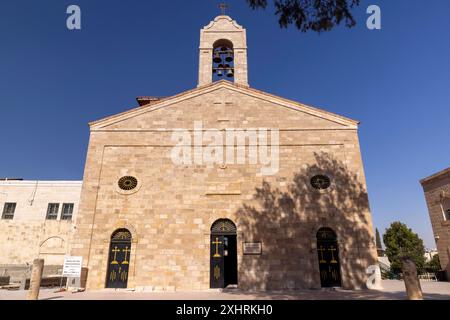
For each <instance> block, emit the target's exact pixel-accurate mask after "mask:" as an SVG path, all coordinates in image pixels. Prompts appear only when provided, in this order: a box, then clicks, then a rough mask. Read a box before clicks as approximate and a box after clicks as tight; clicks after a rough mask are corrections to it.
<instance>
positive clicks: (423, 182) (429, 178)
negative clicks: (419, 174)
mask: <svg viewBox="0 0 450 320" xmlns="http://www.w3.org/2000/svg"><path fill="white" fill-rule="evenodd" d="M447 173H449V174H450V167H448V168H447V169H444V170H441V171H439V172H437V173H435V174H432V175H431V176H428V177H426V178H423V179H422V180H420V183H421V184H425V183H427V182H430V181H432V180H435V179H437V178H439V177H441V176H443V175H445V174H447Z"/></svg>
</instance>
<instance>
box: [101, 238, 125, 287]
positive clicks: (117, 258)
mask: <svg viewBox="0 0 450 320" xmlns="http://www.w3.org/2000/svg"><path fill="white" fill-rule="evenodd" d="M130 258H131V234H130V233H129V232H128V231H122V232H121V233H118V232H116V233H114V235H113V237H112V239H111V245H110V248H109V259H108V271H107V274H106V288H126V287H127V284H128V270H129V266H130Z"/></svg>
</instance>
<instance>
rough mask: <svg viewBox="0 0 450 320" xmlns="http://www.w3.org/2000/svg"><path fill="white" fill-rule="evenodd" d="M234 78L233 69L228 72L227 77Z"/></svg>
mask: <svg viewBox="0 0 450 320" xmlns="http://www.w3.org/2000/svg"><path fill="white" fill-rule="evenodd" d="M233 76H234V73H233V69H228V70H227V77H228V78H231V77H233Z"/></svg>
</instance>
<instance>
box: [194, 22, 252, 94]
mask: <svg viewBox="0 0 450 320" xmlns="http://www.w3.org/2000/svg"><path fill="white" fill-rule="evenodd" d="M246 37H247V36H246V30H245V29H244V28H243V27H242V26H240V25H239V24H237V22H236V21H234V20H233V19H231V18H230V17H229V16H226V15H220V16H217V17H216V18H215V19H214V20H213V21H211V22H210V23H209V24H208V25H207V26H205V27H203V29H201V30H200V48H199V49H200V53H199V72H198V86H199V87H200V86H204V85H207V84H210V83H212V82H213V81H217V80H220V79H221V78H223V79H227V80H230V81H234V82H235V83H237V84H241V85H244V86H248V75H247V39H246Z"/></svg>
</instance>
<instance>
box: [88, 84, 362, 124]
mask: <svg viewBox="0 0 450 320" xmlns="http://www.w3.org/2000/svg"><path fill="white" fill-rule="evenodd" d="M221 88H227V89H230V90H233V91H236V92H240V93H243V94H246V95H249V96H253V97H255V98H258V99H262V100H265V101H268V102H272V103H274V104H278V105H280V106H282V107H286V108H290V109H292V110H296V111H300V112H304V113H307V114H310V115H313V116H316V117H319V118H323V119H326V120H329V121H333V122H336V123H339V124H342V125H345V126H349V127H350V128H355V129H356V128H357V126H358V124H359V121H356V120H353V119H350V118H346V117H343V116H340V115H337V114H335V113H332V112H328V111H325V110H323V109H319V108H316V107H311V106H308V105H305V104H302V103H299V102H296V101H293V100H289V99H286V98H282V97H279V96H276V95H273V94H270V93H267V92H264V91H260V90H257V89H253V88H250V87H248V86H244V85H240V84H236V83H233V82H230V81H227V80H220V81H217V82H213V83H210V84H207V85H205V86H201V87H197V88H194V89H191V90H188V91H184V92H182V93H179V94H176V95H174V96H171V97H167V98H163V99H161V100H159V101H158V102H155V103H151V104H148V105H144V106H140V107H137V108H134V109H131V110H128V111H125V112H122V113H119V114H115V115H112V116H109V117H106V118H103V119H100V120H97V121H93V122H90V123H89V126H90V128H91V130H92V131H95V130H101V129H102V128H104V127H106V126H109V125H112V124H115V123H117V122H121V121H124V120H127V119H130V118H132V117H135V116H138V115H141V114H144V113H147V112H152V111H154V110H158V109H161V108H165V107H169V106H170V105H173V104H176V103H178V102H180V101H183V100H186V99H190V98H193V97H196V96H199V95H202V94H205V93H209V92H212V91H215V90H218V89H221Z"/></svg>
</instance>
